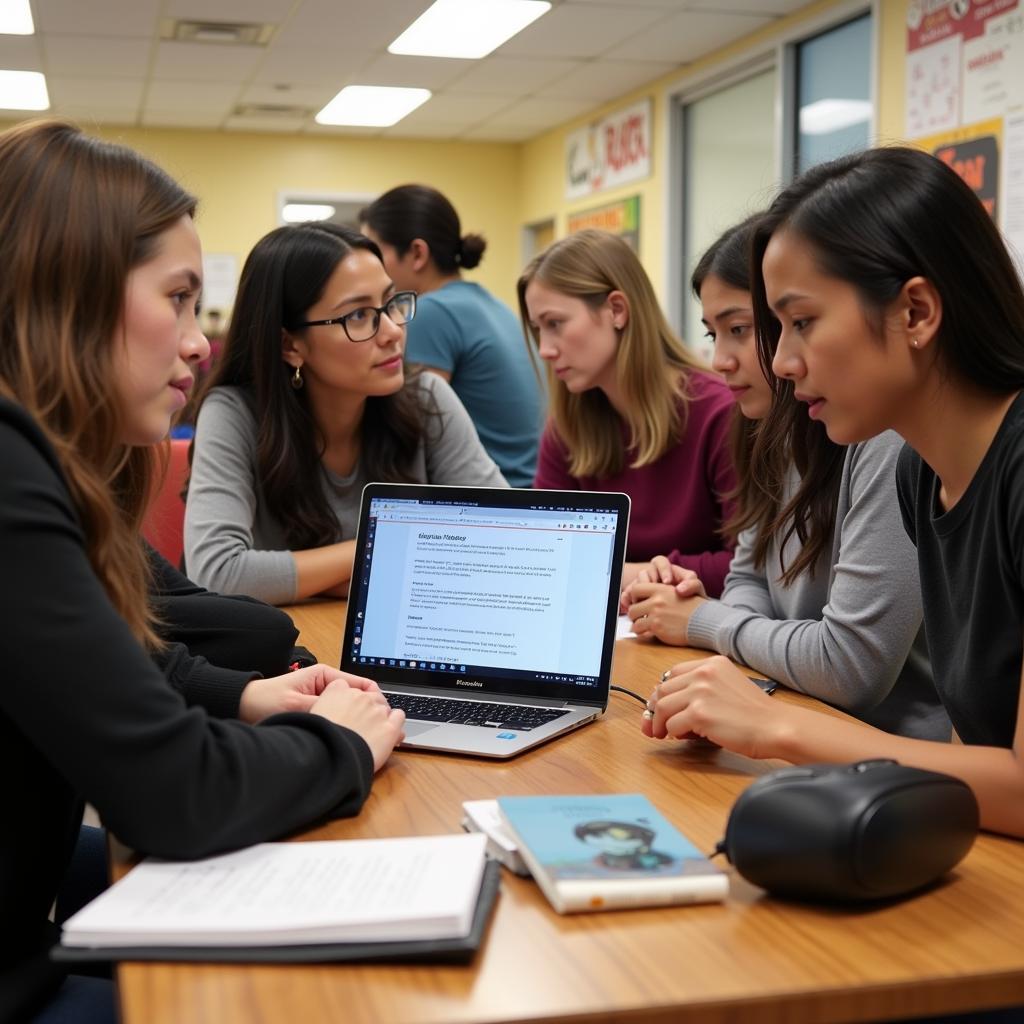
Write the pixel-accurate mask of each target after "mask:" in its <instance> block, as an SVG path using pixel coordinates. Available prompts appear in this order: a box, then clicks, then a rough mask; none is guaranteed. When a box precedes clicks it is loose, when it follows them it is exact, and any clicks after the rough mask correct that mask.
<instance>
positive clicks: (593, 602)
mask: <svg viewBox="0 0 1024 1024" xmlns="http://www.w3.org/2000/svg"><path fill="white" fill-rule="evenodd" d="M627 520H628V499H626V498H625V497H624V496H623V495H617V494H596V493H587V492H569V493H567V492H561V491H530V490H502V489H490V488H471V489H467V488H449V487H430V486H425V485H424V486H402V485H396V486H393V487H391V486H388V485H381V484H372V485H370V486H369V487H367V489H366V491H365V492H364V496H363V508H362V514H361V519H360V531H359V537H358V539H357V545H358V548H357V555H356V561H355V565H354V568H353V578H352V585H351V589H350V595H349V600H350V607H349V616H348V622H347V626H346V633H345V640H344V644H343V648H342V667H343V668H344V669H346V670H348V671H352V672H356V673H359V674H363V675H369V676H371V677H372V678H374V679H378V680H387V681H391V682H394V683H412V684H415V683H417V682H419V683H422V684H424V685H429V686H431V687H441V688H450V689H452V690H453V691H460V692H463V693H465V692H471V691H472V690H473V689H478V690H486V691H488V692H515V693H525V694H530V693H536V694H537V695H538V696H541V695H543V696H544V697H549V698H550V697H552V696H554V695H557V696H559V697H560V698H562V699H569V700H581V701H586V700H588V699H592V700H601V701H603V700H604V697H605V693H606V690H607V682H608V673H609V670H610V660H611V646H612V643H613V634H614V626H615V616H616V611H617V603H618V591H619V580H620V578H621V570H622V558H623V550H624V547H625V534H626V529H627Z"/></svg>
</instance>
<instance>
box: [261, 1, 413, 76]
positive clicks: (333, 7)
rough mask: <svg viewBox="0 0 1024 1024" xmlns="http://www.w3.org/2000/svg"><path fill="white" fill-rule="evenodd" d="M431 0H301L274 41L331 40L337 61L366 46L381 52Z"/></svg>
mask: <svg viewBox="0 0 1024 1024" xmlns="http://www.w3.org/2000/svg"><path fill="white" fill-rule="evenodd" d="M430 2H431V0H384V2H382V0H302V3H301V5H300V6H299V9H298V10H297V11H296V12H295V14H293V15H292V17H291V18H289V20H288V22H287V23H286V24H285V25H283V26H282V28H281V29H280V31H279V32H278V34H277V36H276V37H275V41H276V42H278V43H281V44H282V45H286V46H294V45H297V44H304V43H307V42H312V41H315V40H324V39H327V40H330V41H331V42H332V43H333V45H335V46H336V47H337V49H338V60H339V63H341V64H345V63H346V62H347V60H348V59H349V55H350V54H351V53H353V52H355V51H357V50H360V49H362V50H363V51H364V52H365V51H366V48H367V47H369V49H371V50H375V51H384V50H386V49H387V48H388V46H389V45H390V44H391V43H393V42H394V41H395V40H396V39H397V38H398V37H399V36H400V35H401V34H402V33H403V32H404V31H405V30H406V29H407V28H408V27H409V26H410V25H411V24H412V23H413V22H414V21H415V20H416V19H417V18H418V17H419V16H420V15H421V14H422V13H423V12H424V11H425V10H426V9H427V8H428V7H429V6H430Z"/></svg>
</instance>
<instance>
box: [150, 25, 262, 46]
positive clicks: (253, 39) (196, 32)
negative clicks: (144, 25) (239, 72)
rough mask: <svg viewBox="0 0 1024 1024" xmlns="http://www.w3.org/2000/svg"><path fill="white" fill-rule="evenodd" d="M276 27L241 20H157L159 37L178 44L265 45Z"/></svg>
mask: <svg viewBox="0 0 1024 1024" xmlns="http://www.w3.org/2000/svg"><path fill="white" fill-rule="evenodd" d="M276 27H277V26H276V25H268V24H257V23H254V22H242V21H187V20H185V19H181V20H176V19H174V18H165V19H164V20H163V21H162V22H161V23H160V38H161V39H167V40H170V41H171V42H177V43H216V44H217V45H219V46H266V45H267V43H269V42H270V40H271V38H272V36H273V35H274V29H275V28H276Z"/></svg>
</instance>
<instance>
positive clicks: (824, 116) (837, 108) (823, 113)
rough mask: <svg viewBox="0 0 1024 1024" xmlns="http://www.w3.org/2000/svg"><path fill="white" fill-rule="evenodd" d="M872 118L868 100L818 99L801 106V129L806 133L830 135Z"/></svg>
mask: <svg viewBox="0 0 1024 1024" xmlns="http://www.w3.org/2000/svg"><path fill="white" fill-rule="evenodd" d="M870 120H871V103H870V102H869V101H868V100H817V101H816V102H814V103H808V104H807V106H806V107H801V108H800V131H801V132H802V133H803V134H804V135H828V133H829V132H837V131H839V130H840V129H841V128H850V127H852V126H853V125H855V124H863V123H864V122H865V121H870Z"/></svg>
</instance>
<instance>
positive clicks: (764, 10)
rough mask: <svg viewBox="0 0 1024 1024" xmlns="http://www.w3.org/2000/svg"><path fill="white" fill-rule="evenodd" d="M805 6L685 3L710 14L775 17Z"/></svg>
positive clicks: (765, 1)
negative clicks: (766, 15) (765, 15)
mask: <svg viewBox="0 0 1024 1024" xmlns="http://www.w3.org/2000/svg"><path fill="white" fill-rule="evenodd" d="M644 2H645V3H647V2H648V0H644ZM806 6H808V2H807V0H721V2H717V0H693V2H691V3H689V4H687V7H688V8H689V9H690V10H692V11H707V12H709V13H711V14H768V15H774V16H775V17H781V16H782V15H784V14H792V13H793V12H794V11H798V10H799V9H800V8H801V7H806Z"/></svg>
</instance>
